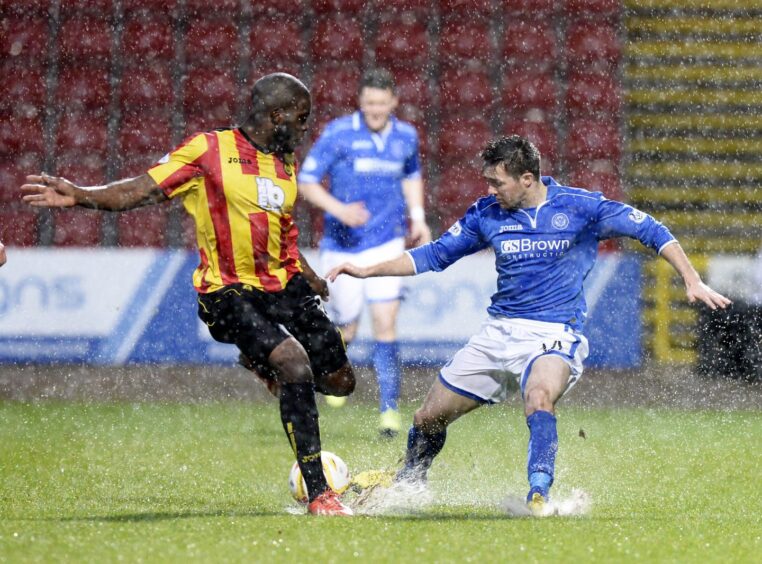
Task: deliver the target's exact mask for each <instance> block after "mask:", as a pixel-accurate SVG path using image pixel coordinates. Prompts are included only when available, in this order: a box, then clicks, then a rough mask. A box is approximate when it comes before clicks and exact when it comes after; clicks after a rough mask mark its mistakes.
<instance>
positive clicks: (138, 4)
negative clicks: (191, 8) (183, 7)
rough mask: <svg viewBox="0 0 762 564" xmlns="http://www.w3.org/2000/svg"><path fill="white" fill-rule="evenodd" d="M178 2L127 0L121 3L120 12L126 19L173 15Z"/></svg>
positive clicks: (176, 0) (170, 0) (173, 0)
mask: <svg viewBox="0 0 762 564" xmlns="http://www.w3.org/2000/svg"><path fill="white" fill-rule="evenodd" d="M177 2H178V0H129V1H127V2H122V10H124V15H125V17H127V18H131V17H137V16H143V15H145V16H147V17H152V16H156V15H157V14H167V13H168V14H174V12H175V10H176V9H177Z"/></svg>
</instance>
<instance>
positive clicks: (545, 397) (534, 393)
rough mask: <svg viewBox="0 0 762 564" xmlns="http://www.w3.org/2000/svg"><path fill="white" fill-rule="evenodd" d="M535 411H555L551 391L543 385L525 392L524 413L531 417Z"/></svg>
mask: <svg viewBox="0 0 762 564" xmlns="http://www.w3.org/2000/svg"><path fill="white" fill-rule="evenodd" d="M535 411H548V412H550V413H553V401H552V399H551V396H550V391H549V390H547V389H546V388H544V387H541V386H537V387H534V388H531V389H529V390H527V391H526V392H525V393H524V414H525V415H526V416H527V417H529V416H530V415H532V414H533V413H534V412H535Z"/></svg>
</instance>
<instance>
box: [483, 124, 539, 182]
mask: <svg viewBox="0 0 762 564" xmlns="http://www.w3.org/2000/svg"><path fill="white" fill-rule="evenodd" d="M481 157H482V160H483V161H484V166H496V165H498V164H502V165H503V166H504V167H505V171H506V172H507V173H508V174H510V175H511V176H517V177H518V176H521V175H522V174H524V173H525V172H531V173H532V174H534V176H535V178H537V179H539V178H540V151H538V150H537V147H535V146H534V144H533V143H532V142H531V141H529V140H528V139H525V138H524V137H521V136H519V135H508V136H506V137H501V138H500V139H495V140H494V141H491V142H490V143H489V144H488V145H487V146H486V147H485V148H484V150H483V151H482V153H481Z"/></svg>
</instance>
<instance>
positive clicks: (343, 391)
mask: <svg viewBox="0 0 762 564" xmlns="http://www.w3.org/2000/svg"><path fill="white" fill-rule="evenodd" d="M356 383H357V379H356V378H355V373H354V370H352V366H351V365H350V364H349V363H346V364H345V365H344V366H342V367H341V368H339V369H338V370H337V371H336V372H331V373H330V374H328V375H327V376H324V377H323V378H322V379H321V381H320V384H321V386H320V387H321V388H322V389H323V391H324V392H325V393H326V394H328V395H331V396H348V395H350V394H351V393H352V392H354V391H355V384H356Z"/></svg>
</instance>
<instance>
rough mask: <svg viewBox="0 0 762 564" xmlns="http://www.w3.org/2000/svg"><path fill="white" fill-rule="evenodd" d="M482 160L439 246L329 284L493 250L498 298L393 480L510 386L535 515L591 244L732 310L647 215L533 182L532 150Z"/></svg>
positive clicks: (417, 422) (348, 270) (456, 360)
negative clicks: (674, 276) (636, 254)
mask: <svg viewBox="0 0 762 564" xmlns="http://www.w3.org/2000/svg"><path fill="white" fill-rule="evenodd" d="M482 159H483V161H484V162H483V167H482V175H483V177H484V180H485V181H486V183H487V187H488V189H487V193H488V195H487V196H485V197H483V198H480V199H479V200H477V201H476V202H475V203H474V204H473V205H472V206H471V207H470V208H469V209H468V211H467V212H466V215H465V216H463V218H461V219H460V220H459V221H457V222H456V223H455V224H454V225H453V226H452V227H451V228H450V229H449V231H447V232H446V233H445V234H444V235H442V236H441V237H440V238H439V239H437V240H436V241H433V242H431V243H429V244H427V245H423V246H421V247H418V248H415V249H412V250H410V251H408V252H406V253H404V254H401V255H400V256H398V257H397V258H394V259H391V260H388V261H386V262H381V263H377V264H373V265H369V266H356V265H354V264H351V263H345V264H343V265H340V266H338V267H336V268H334V269H333V270H331V271H330V272H329V273H328V274H327V277H328V279H329V280H333V279H335V278H336V276H338V275H339V274H341V273H345V274H348V275H350V276H353V277H357V278H368V277H375V276H411V275H414V274H422V273H424V272H429V271H441V270H444V269H445V268H447V267H448V266H449V265H451V264H452V263H454V262H455V261H457V260H458V259H460V258H462V257H464V256H467V255H470V254H472V253H475V252H477V251H479V250H482V249H488V248H489V249H492V251H493V252H494V253H495V268H496V270H497V292H495V294H494V295H493V296H492V303H491V305H490V306H489V307H488V308H487V313H488V317H487V320H486V321H485V322H484V324H483V325H482V328H481V330H480V332H479V333H478V334H476V335H474V336H473V337H472V338H471V339H470V340H469V342H468V343H467V344H466V345H465V346H464V347H463V348H462V349H460V350H459V351H458V352H457V353H456V354H455V356H454V357H453V358H452V359H451V360H450V361H449V362H448V363H447V364H446V365H445V366H444V367H443V368H442V370H441V372H440V373H439V378H438V379H437V380H435V381H434V383H433V384H432V387H431V389H430V390H429V393H428V396H427V397H426V399H425V400H424V403H423V406H422V407H421V408H420V409H419V410H418V411H417V412H416V414H415V417H414V419H413V425H412V427H411V428H410V432H409V434H408V448H407V454H406V457H405V466H404V468H403V469H402V470H401V471H400V472H399V473H398V474H397V479H398V480H400V481H413V482H423V481H424V480H425V479H426V473H427V471H428V469H429V467H430V466H431V463H432V461H433V460H434V457H435V456H436V455H437V454H438V453H439V452H440V451H441V450H442V447H443V446H444V443H445V438H446V432H447V427H448V425H449V424H450V423H452V422H453V421H455V420H456V419H458V418H459V417H460V416H461V415H465V414H466V413H468V412H470V411H473V410H474V409H476V408H478V407H479V406H481V405H485V404H490V403H496V402H500V401H503V400H504V399H505V398H506V395H507V393H508V389H509V388H510V387H511V386H510V380H514V381H517V383H518V385H519V387H520V389H521V395H522V398H523V400H524V412H525V415H526V422H527V426H528V427H529V449H528V463H527V473H528V480H529V494H528V496H527V504H528V506H529V508H530V509H531V510H532V512H533V513H535V514H538V515H543V514H545V513H546V510H547V507H548V506H547V504H546V501H547V499H548V493H549V490H550V486H551V484H552V483H553V477H554V468H555V458H556V450H557V448H558V434H557V431H556V417H555V406H556V402H557V401H558V400H559V399H560V398H561V397H562V396H563V395H564V394H565V393H566V392H567V391H569V389H570V388H571V387H572V386H573V385H574V384H575V383H576V382H577V380H578V379H579V378H580V377H581V376H582V363H583V361H584V360H585V358H586V357H587V352H588V344H587V339H586V338H585V336H584V334H583V326H584V321H585V317H586V312H587V307H586V304H585V296H584V293H583V291H582V283H583V281H584V279H585V277H586V276H587V274H588V273H589V272H590V270H591V269H592V267H593V264H594V263H595V259H596V255H597V250H598V242H599V241H601V240H604V239H609V238H612V237H623V236H624V237H631V238H633V239H637V240H638V241H640V242H641V243H642V244H643V245H645V246H646V247H648V248H650V249H652V250H653V251H655V252H657V253H658V254H659V255H660V256H661V257H662V258H664V259H665V260H666V261H667V262H668V263H669V264H670V265H671V266H672V267H673V268H674V269H675V271H676V272H677V273H678V274H679V275H680V276H681V277H682V279H683V281H684V282H685V288H686V294H687V297H688V300H689V301H690V302H692V303H693V302H703V303H704V304H706V305H707V306H708V307H710V308H712V309H716V308H718V307H719V308H725V307H727V305H728V304H729V303H730V300H728V299H727V298H726V297H724V296H722V295H720V294H718V293H717V292H715V291H714V290H712V289H711V288H710V287H709V286H707V285H706V284H704V283H703V282H702V281H701V278H700V277H699V275H698V273H697V272H696V270H695V269H694V268H693V266H691V263H690V261H689V260H688V257H687V256H686V255H685V253H684V252H683V249H682V247H681V246H680V245H679V243H678V242H677V240H676V239H675V238H674V237H673V236H672V234H671V233H670V231H669V230H668V229H667V228H666V227H665V226H664V225H662V224H661V223H659V222H658V221H656V220H655V219H654V218H653V217H651V216H650V215H648V214H645V213H643V212H641V211H639V210H637V209H634V208H633V207H631V206H628V205H626V204H623V203H621V202H616V201H613V200H608V199H606V198H605V197H604V196H603V194H601V193H600V192H588V191H587V190H583V189H581V188H570V187H567V186H561V185H559V184H558V183H557V182H556V181H555V180H554V179H553V178H551V177H549V176H543V177H540V153H539V151H538V150H537V148H536V147H535V146H534V145H533V144H532V143H530V142H529V141H528V140H526V139H524V138H522V137H519V136H517V135H514V136H510V137H504V138H501V139H498V140H496V141H494V142H492V143H490V144H489V145H488V146H487V147H486V148H485V149H484V151H483V152H482ZM375 475H376V476H377V477H378V476H379V474H378V473H376V474H375ZM359 478H360V476H359V475H358V476H357V477H356V481H359V480H358V479H359Z"/></svg>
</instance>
